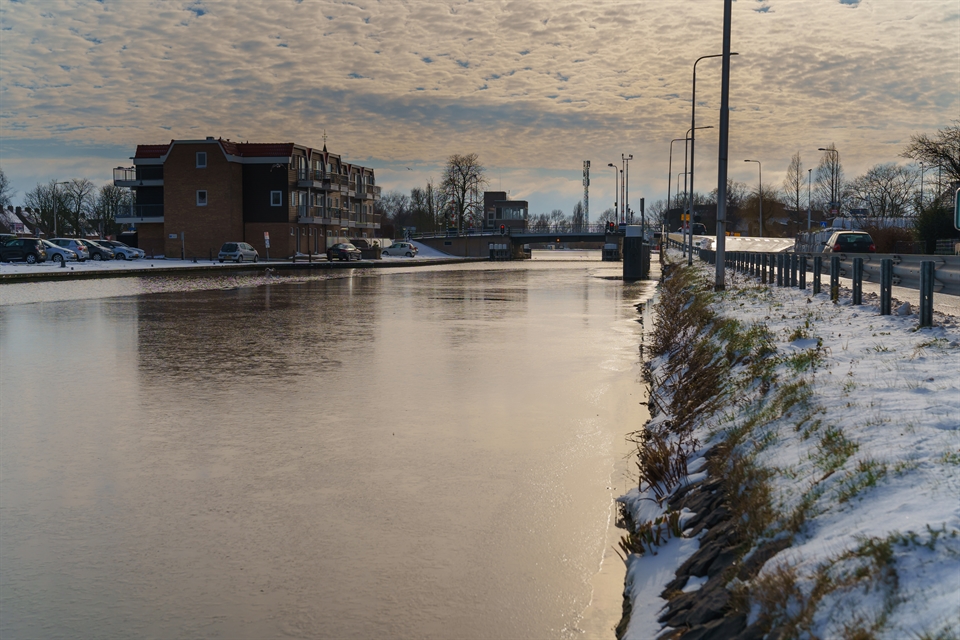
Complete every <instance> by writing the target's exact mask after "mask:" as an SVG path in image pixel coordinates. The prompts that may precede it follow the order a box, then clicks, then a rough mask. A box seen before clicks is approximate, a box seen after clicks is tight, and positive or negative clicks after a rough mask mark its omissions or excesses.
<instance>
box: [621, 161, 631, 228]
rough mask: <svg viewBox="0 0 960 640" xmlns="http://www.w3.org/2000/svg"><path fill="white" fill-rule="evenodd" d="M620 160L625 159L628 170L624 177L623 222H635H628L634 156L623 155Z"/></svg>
mask: <svg viewBox="0 0 960 640" xmlns="http://www.w3.org/2000/svg"><path fill="white" fill-rule="evenodd" d="M620 158H622V159H623V162H624V169H625V170H626V173H624V176H623V222H633V220H629V221H628V220H627V217H628V216H629V215H630V161H631V160H633V154H632V153H631V154H630V155H628V156H626V157H624V155H623V154H622V153H621V154H620Z"/></svg>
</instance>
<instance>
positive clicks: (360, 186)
mask: <svg viewBox="0 0 960 640" xmlns="http://www.w3.org/2000/svg"><path fill="white" fill-rule="evenodd" d="M198 154H205V155H204V156H203V158H202V162H200V161H198ZM134 163H135V169H136V172H135V173H136V175H135V177H131V170H129V169H125V168H123V167H120V168H118V169H117V170H116V171H115V173H114V184H116V185H117V186H123V187H130V188H132V189H134V191H135V192H136V204H135V205H134V207H133V208H132V213H131V215H130V216H129V217H128V218H124V217H123V216H118V218H117V221H118V222H121V223H124V224H130V225H136V228H137V230H138V244H139V245H140V247H141V248H143V249H144V251H147V253H148V254H150V253H157V254H161V253H162V254H163V255H166V256H167V257H170V258H180V257H181V251H182V253H183V257H184V258H188V259H189V258H199V259H207V258H210V257H216V255H217V253H218V252H219V250H220V247H221V246H222V245H223V243H224V242H232V241H242V242H248V243H250V244H251V245H253V246H254V247H255V248H256V249H257V251H258V252H259V253H260V255H261V256H263V257H266V254H267V251H266V246H265V243H264V239H263V233H264V232H265V231H266V232H269V234H270V257H271V258H272V259H277V258H288V257H290V256H292V255H293V254H294V253H295V252H300V253H324V252H325V251H326V249H327V247H329V246H330V245H331V244H333V243H335V242H340V241H342V240H343V239H345V238H353V237H369V238H373V237H377V236H378V235H379V229H380V220H379V216H378V215H376V214H374V213H373V209H374V202H375V201H376V200H377V199H379V193H380V189H379V187H376V186H374V174H373V170H372V169H370V168H368V167H361V166H359V165H353V164H349V163H346V162H343V161H342V160H341V159H340V157H339V156H337V155H336V154H332V153H329V152H327V150H326V147H324V149H323V150H322V151H321V150H317V149H312V148H310V147H305V146H301V145H296V144H293V143H277V144H273V143H269V144H259V143H237V142H231V141H229V140H222V139H216V138H206V139H205V140H173V141H171V142H170V144H169V145H139V146H138V147H137V154H136V156H135V157H134ZM201 193H202V194H203V195H204V197H203V199H202V200H199V199H198V194H201ZM147 218H150V219H149V220H148V219H147ZM161 221H162V222H161ZM158 229H159V230H160V231H159V232H158ZM181 238H182V240H181ZM298 241H299V242H298ZM181 242H182V245H181ZM181 246H182V248H181Z"/></svg>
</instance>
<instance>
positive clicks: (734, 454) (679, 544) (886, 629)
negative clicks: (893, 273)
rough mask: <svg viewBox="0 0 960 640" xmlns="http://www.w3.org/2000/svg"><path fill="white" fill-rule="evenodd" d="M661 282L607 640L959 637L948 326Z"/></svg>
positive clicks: (941, 319) (959, 442)
mask: <svg viewBox="0 0 960 640" xmlns="http://www.w3.org/2000/svg"><path fill="white" fill-rule="evenodd" d="M667 271H668V272H669V274H670V275H669V276H668V277H666V278H665V280H664V282H663V285H662V289H661V297H660V299H659V301H658V303H657V311H656V327H654V328H652V329H648V331H652V336H653V337H652V340H651V342H650V344H648V345H646V348H647V349H649V350H650V351H652V360H651V361H650V362H649V377H650V383H651V396H650V402H649V404H650V409H651V415H652V416H654V417H653V418H652V420H651V421H650V422H649V423H648V424H647V425H646V426H645V427H644V429H643V430H641V431H640V432H637V433H636V434H634V435H635V437H636V441H637V451H638V468H639V469H640V476H641V478H640V480H641V481H640V488H639V489H634V490H632V491H631V492H630V493H628V494H627V495H625V496H623V497H621V498H620V501H621V502H622V503H623V505H624V511H625V512H626V513H625V515H626V516H627V517H628V521H629V520H631V519H632V522H629V525H630V526H631V528H632V532H631V533H630V534H628V535H627V536H625V538H624V540H623V542H622V547H623V549H624V551H625V553H626V554H627V585H626V588H625V594H624V595H625V601H626V602H625V609H627V610H629V611H628V612H627V613H628V614H629V617H628V618H625V620H624V622H623V623H622V626H621V628H620V629H619V631H620V633H621V634H622V635H623V637H626V638H636V639H641V638H642V639H644V640H647V639H649V638H656V637H660V636H663V637H671V638H691V639H692V638H699V639H703V638H738V637H739V638H761V637H771V638H779V637H784V638H787V637H811V638H891V639H893V638H896V639H900V638H916V639H931V640H932V639H935V638H936V639H940V638H957V637H958V635H957V633H958V631H957V630H958V629H960V326H958V319H957V318H955V317H953V316H945V315H942V314H938V313H935V314H934V322H935V325H936V326H934V327H932V328H927V329H918V328H917V317H916V316H915V315H902V316H901V315H893V316H880V315H879V309H878V304H877V301H876V297H875V296H874V297H873V299H872V300H871V299H870V298H869V297H867V296H865V297H864V300H865V304H864V305H862V306H852V305H851V304H850V296H849V291H846V292H842V294H841V299H840V301H839V303H838V304H834V303H833V302H831V301H830V300H829V297H828V296H827V295H826V294H822V295H818V296H812V295H811V294H810V292H809V291H801V290H797V289H790V288H776V287H767V286H764V285H760V284H758V283H757V282H756V281H755V280H754V279H752V278H749V277H745V276H741V275H739V274H737V275H731V272H729V271H728V272H727V273H728V278H729V279H730V280H732V282H729V284H728V288H727V290H726V291H724V292H720V293H714V292H713V291H712V286H711V284H712V277H713V274H712V272H713V267H712V266H707V265H699V264H698V265H694V266H693V267H685V266H683V267H677V266H674V267H668V269H667ZM896 308H897V305H896V304H895V305H894V309H896Z"/></svg>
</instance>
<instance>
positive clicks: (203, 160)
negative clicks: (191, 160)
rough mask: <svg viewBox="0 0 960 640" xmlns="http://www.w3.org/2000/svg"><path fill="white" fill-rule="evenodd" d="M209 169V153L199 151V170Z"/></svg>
mask: <svg viewBox="0 0 960 640" xmlns="http://www.w3.org/2000/svg"><path fill="white" fill-rule="evenodd" d="M206 168H207V152H206V151H197V169H206Z"/></svg>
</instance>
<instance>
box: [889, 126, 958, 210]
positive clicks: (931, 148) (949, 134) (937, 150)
mask: <svg viewBox="0 0 960 640" xmlns="http://www.w3.org/2000/svg"><path fill="white" fill-rule="evenodd" d="M900 155H901V156H903V157H904V158H912V159H913V160H916V161H917V162H922V163H924V164H925V165H927V166H928V167H936V166H939V167H942V168H943V171H944V173H945V174H946V184H947V185H950V184H954V183H957V182H960V121H954V123H953V124H952V125H950V126H948V127H945V128H943V129H940V130H939V131H937V133H936V134H934V135H933V136H928V135H927V134H925V133H918V134H916V135H914V136H912V137H911V138H910V144H908V145H907V147H906V148H905V149H904V150H903V153H901V154H900ZM938 195H939V194H938Z"/></svg>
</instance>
